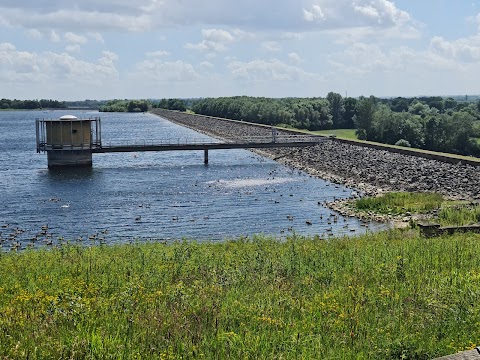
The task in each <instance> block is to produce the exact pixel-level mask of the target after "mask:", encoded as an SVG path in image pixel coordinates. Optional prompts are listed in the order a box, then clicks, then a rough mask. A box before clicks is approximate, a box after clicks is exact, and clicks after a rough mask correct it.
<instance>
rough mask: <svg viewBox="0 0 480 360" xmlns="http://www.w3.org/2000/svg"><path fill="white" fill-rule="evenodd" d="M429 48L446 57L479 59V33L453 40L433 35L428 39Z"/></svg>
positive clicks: (475, 60)
mask: <svg viewBox="0 0 480 360" xmlns="http://www.w3.org/2000/svg"><path fill="white" fill-rule="evenodd" d="M430 50H431V51H432V52H434V53H436V54H439V55H441V56H444V57H446V58H451V59H456V60H459V61H462V62H477V61H480V34H479V35H476V36H472V37H469V38H461V39H457V40H454V41H448V40H445V39H444V38H443V37H440V36H435V37H433V38H432V40H431V41H430Z"/></svg>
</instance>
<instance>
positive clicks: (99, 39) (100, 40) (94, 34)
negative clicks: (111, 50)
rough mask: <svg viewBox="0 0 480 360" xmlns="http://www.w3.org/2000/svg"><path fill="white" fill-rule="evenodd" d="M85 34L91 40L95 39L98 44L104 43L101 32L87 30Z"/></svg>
mask: <svg viewBox="0 0 480 360" xmlns="http://www.w3.org/2000/svg"><path fill="white" fill-rule="evenodd" d="M87 36H88V37H89V38H91V39H93V40H95V41H96V42H98V43H100V44H104V43H105V39H104V38H103V36H102V34H100V33H98V32H89V33H88V34H87Z"/></svg>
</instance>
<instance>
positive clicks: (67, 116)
mask: <svg viewBox="0 0 480 360" xmlns="http://www.w3.org/2000/svg"><path fill="white" fill-rule="evenodd" d="M77 119H78V118H77V117H76V116H73V115H63V116H61V117H60V120H77Z"/></svg>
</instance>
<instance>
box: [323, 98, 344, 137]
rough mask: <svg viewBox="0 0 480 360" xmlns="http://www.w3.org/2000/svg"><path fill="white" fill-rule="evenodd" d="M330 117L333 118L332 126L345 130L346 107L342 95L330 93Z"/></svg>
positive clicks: (328, 99)
mask: <svg viewBox="0 0 480 360" xmlns="http://www.w3.org/2000/svg"><path fill="white" fill-rule="evenodd" d="M327 101H328V104H329V110H330V115H331V116H332V126H333V127H334V128H336V129H340V128H344V127H345V123H344V117H343V115H344V114H345V106H344V104H343V98H342V95H340V94H337V93H334V92H329V93H328V95H327Z"/></svg>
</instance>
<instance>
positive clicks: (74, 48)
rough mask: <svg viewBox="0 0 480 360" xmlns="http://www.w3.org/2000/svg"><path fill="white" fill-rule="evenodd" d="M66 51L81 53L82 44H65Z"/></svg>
mask: <svg viewBox="0 0 480 360" xmlns="http://www.w3.org/2000/svg"><path fill="white" fill-rule="evenodd" d="M65 51H66V52H69V53H79V52H80V45H78V44H70V45H67V46H65Z"/></svg>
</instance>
